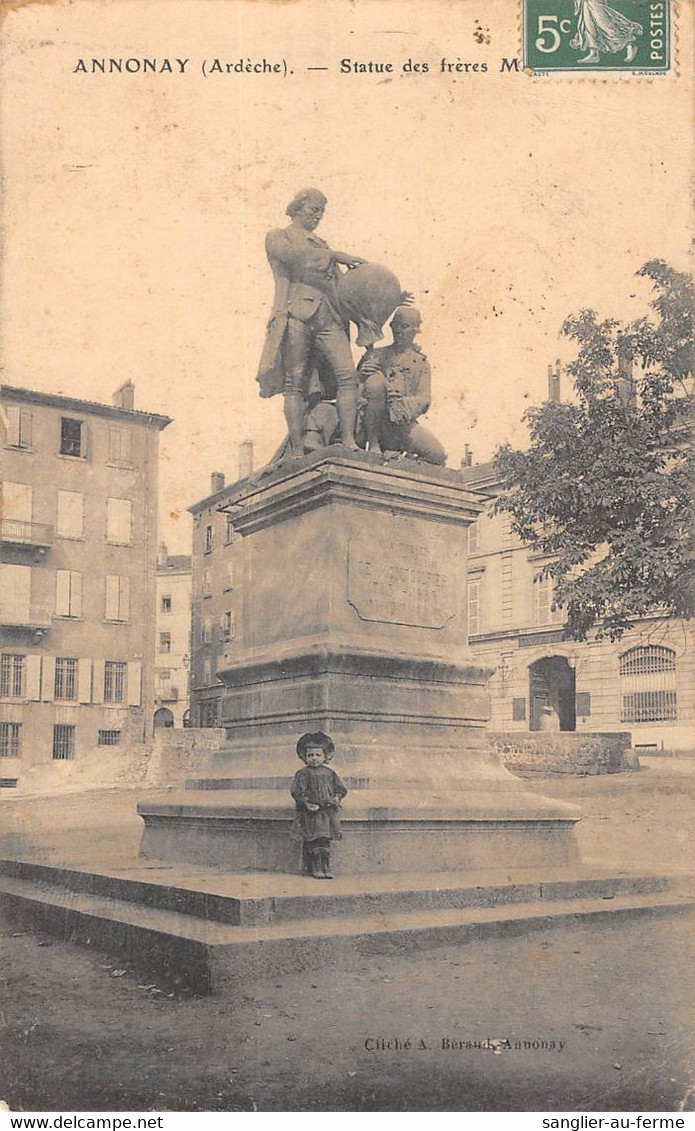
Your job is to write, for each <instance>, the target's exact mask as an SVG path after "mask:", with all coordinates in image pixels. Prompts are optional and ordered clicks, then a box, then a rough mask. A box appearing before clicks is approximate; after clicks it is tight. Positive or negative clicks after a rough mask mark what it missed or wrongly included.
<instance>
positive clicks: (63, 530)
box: [56, 491, 84, 538]
mask: <svg viewBox="0 0 695 1131" xmlns="http://www.w3.org/2000/svg"><path fill="white" fill-rule="evenodd" d="M56 534H57V535H58V536H59V537H60V538H83V537H84V495H81V494H79V492H77V491H59V492H58V518H57V522H56Z"/></svg>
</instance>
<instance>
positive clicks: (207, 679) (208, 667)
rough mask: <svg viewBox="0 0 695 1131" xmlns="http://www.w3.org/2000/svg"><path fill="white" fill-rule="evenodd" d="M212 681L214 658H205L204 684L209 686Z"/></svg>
mask: <svg viewBox="0 0 695 1131" xmlns="http://www.w3.org/2000/svg"><path fill="white" fill-rule="evenodd" d="M211 683H212V660H209V659H208V660H203V686H204V687H209V686H210V684H211Z"/></svg>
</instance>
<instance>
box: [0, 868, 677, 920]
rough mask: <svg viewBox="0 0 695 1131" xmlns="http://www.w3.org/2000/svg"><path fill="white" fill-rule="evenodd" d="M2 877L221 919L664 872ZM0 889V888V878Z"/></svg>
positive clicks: (431, 900)
mask: <svg viewBox="0 0 695 1131" xmlns="http://www.w3.org/2000/svg"><path fill="white" fill-rule="evenodd" d="M4 877H14V878H15V879H18V880H25V881H29V882H34V883H36V884H39V885H41V886H42V887H45V886H46V885H54V886H57V887H60V888H62V889H64V890H65V891H69V892H74V893H76V894H84V895H93V896H98V897H105V898H107V899H116V900H121V901H125V902H126V903H132V904H137V905H140V906H143V907H150V908H156V909H159V910H161V911H175V912H177V913H178V914H180V915H187V916H190V917H192V918H197V919H203V920H207V921H210V922H218V923H227V924H229V925H230V926H251V925H255V924H267V923H276V922H285V921H296V920H302V919H326V918H330V919H336V918H345V917H350V916H354V915H388V914H391V913H393V912H397V913H401V912H410V911H429V910H433V911H434V910H445V909H450V910H454V909H458V908H466V907H485V906H497V905H510V904H519V903H533V902H536V901H540V900H545V901H546V902H547V901H550V900H558V899H564V900H567V899H580V898H601V899H612V898H614V897H616V896H621V895H648V894H654V893H657V892H663V891H665V890H666V889H667V887H668V886H669V881H668V880H667V879H666V878H665V877H663V876H645V875H637V874H634V875H630V874H625V873H623V874H618V875H616V874H615V873H610V872H606V873H604V874H601V873H599V872H597V871H596V869H582V868H573V869H562V868H558V869H552V870H546V871H544V872H538V871H537V870H535V869H518V870H517V871H516V872H513V873H506V874H503V875H502V876H500V874H499V873H495V872H494V871H490V870H488V871H485V872H478V873H476V872H467V873H441V872H439V873H436V874H426V875H404V876H398V875H394V874H390V875H382V876H339V877H337V878H336V879H334V880H332V881H331V882H325V881H317V880H316V879H313V878H311V877H308V876H298V875H283V874H278V873H268V872H263V873H243V874H239V875H230V874H229V873H227V872H219V871H215V870H213V869H209V868H198V869H190V870H186V869H185V866H181V865H179V866H173V867H172V866H166V867H162V866H154V867H153V866H151V865H147V863H146V862H144V861H142V860H139V859H136V860H133V861H131V862H130V863H129V865H128V866H127V867H123V868H114V869H108V868H100V869H99V870H98V871H95V870H92V869H86V868H84V867H72V868H70V867H58V866H55V865H46V864H40V863H36V862H34V861H25V860H0V884H1V883H2V879H3V878H4ZM0 890H2V888H1V887H0Z"/></svg>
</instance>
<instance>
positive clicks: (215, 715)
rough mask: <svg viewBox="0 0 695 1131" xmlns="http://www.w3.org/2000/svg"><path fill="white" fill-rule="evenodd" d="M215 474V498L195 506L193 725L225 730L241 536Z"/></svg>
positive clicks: (225, 491) (220, 477) (226, 494)
mask: <svg viewBox="0 0 695 1131" xmlns="http://www.w3.org/2000/svg"><path fill="white" fill-rule="evenodd" d="M232 490H233V487H230V486H227V487H225V479H224V476H223V475H222V474H221V473H220V472H213V474H212V476H211V483H210V494H209V495H208V496H206V498H204V499H202V500H201V501H200V502H199V503H196V504H194V506H192V507H190V508H189V510H190V513H191V514H192V515H193V562H192V606H193V617H192V629H191V644H192V652H191V716H190V718H191V725H192V726H194V727H216V726H219V725H220V719H221V713H220V702H221V698H222V691H223V686H222V683H221V682H220V680H218V678H217V671H218V668H220V667H223V666H225V656H226V655H228V654H232V655H233V652H234V641H235V639H236V638H237V633H238V630H239V623H238V618H239V614H240V601H239V598H240V593H239V582H240V578H241V545H240V541H241V540H240V537H239V535H238V534H237V533H236V532H235V530H234V525H233V522H232V518H231V516H230V515H227V514H221V513H220V511H219V507H220V506H221V504H222V503H224V502H225V501H226V500H227V499H228V498H229V496H230V494H231V493H232Z"/></svg>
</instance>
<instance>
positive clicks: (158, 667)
mask: <svg viewBox="0 0 695 1131" xmlns="http://www.w3.org/2000/svg"><path fill="white" fill-rule="evenodd" d="M156 608H157V611H156V621H155V687H154V725H155V727H181V726H188V725H189V723H190V711H189V707H190V677H191V671H190V663H191V556H190V554H169V553H168V552H167V547H166V546H165V545H164V543H161V544H160V546H159V550H158V552H157V606H156Z"/></svg>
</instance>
